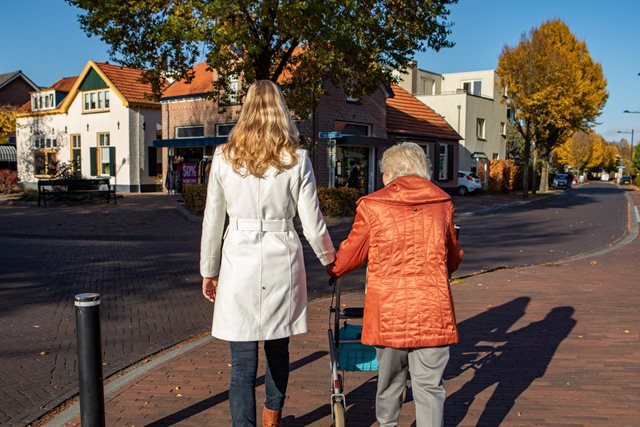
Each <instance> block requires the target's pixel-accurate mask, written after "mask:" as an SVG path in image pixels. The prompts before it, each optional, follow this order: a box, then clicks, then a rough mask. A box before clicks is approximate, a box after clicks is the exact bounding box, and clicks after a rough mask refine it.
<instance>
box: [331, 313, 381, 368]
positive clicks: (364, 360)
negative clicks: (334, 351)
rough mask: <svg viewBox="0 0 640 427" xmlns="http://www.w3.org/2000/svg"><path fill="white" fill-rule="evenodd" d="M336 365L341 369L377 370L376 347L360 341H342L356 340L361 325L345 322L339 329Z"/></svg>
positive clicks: (359, 333)
mask: <svg viewBox="0 0 640 427" xmlns="http://www.w3.org/2000/svg"><path fill="white" fill-rule="evenodd" d="M339 336H340V344H339V345H338V366H339V367H340V369H341V370H343V371H377V370H378V359H377V358H376V349H375V347H373V346H370V345H364V344H361V343H343V342H342V341H343V340H358V341H360V337H361V336H362V325H350V324H348V323H345V324H344V326H343V327H341V328H340V330H339Z"/></svg>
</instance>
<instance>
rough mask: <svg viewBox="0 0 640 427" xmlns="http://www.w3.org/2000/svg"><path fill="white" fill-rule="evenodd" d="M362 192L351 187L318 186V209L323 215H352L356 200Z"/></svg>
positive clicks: (354, 211) (354, 210)
mask: <svg viewBox="0 0 640 427" xmlns="http://www.w3.org/2000/svg"><path fill="white" fill-rule="evenodd" d="M362 195H363V194H362V193H360V192H359V191H358V190H355V189H353V188H347V187H340V188H326V187H318V199H320V210H322V213H323V214H324V215H325V216H353V215H355V213H356V201H357V200H358V199H359V198H360V197H362Z"/></svg>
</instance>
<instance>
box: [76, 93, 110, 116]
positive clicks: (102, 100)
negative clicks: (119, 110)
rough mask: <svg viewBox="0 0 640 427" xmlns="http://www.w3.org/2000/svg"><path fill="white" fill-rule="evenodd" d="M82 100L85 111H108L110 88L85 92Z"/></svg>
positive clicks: (83, 110)
mask: <svg viewBox="0 0 640 427" xmlns="http://www.w3.org/2000/svg"><path fill="white" fill-rule="evenodd" d="M82 100H83V103H82V112H84V113H88V112H100V111H108V110H109V107H110V103H109V89H101V90H92V91H89V92H83V94H82Z"/></svg>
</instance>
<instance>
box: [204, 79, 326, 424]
mask: <svg viewBox="0 0 640 427" xmlns="http://www.w3.org/2000/svg"><path fill="white" fill-rule="evenodd" d="M298 140H299V135H298V131H297V130H296V127H295V125H294V124H293V123H292V121H291V118H290V114H289V111H288V110H287V106H286V104H285V101H284V98H283V96H282V93H281V92H280V89H279V88H278V87H277V86H276V85H275V84H274V83H273V82H271V81H268V80H261V81H257V82H256V83H254V84H253V85H252V86H251V87H250V88H249V91H248V93H247V96H246V98H245V101H244V104H243V106H242V112H241V114H240V118H239V121H238V123H237V124H236V126H235V127H234V128H233V130H232V131H231V134H230V135H229V141H228V142H227V143H226V144H225V145H224V146H222V147H219V148H218V149H217V150H216V152H215V155H214V158H213V162H212V165H211V172H210V178H209V184H208V189H207V204H206V208H205V212H204V220H203V223H202V242H201V258H200V273H201V275H202V277H203V279H202V293H203V294H204V296H205V298H207V299H208V300H209V301H211V302H214V303H215V306H214V313H213V327H212V335H213V336H214V337H216V338H219V339H222V340H225V341H229V342H230V349H231V359H232V368H231V384H230V386H229V402H230V406H231V418H232V421H233V425H234V426H255V425H256V403H255V384H256V374H257V366H258V342H259V341H264V350H265V356H266V373H265V386H266V399H265V403H264V408H263V425H264V426H279V425H281V417H282V407H283V405H284V399H285V394H286V390H287V382H288V379H289V337H290V336H292V335H296V334H301V333H304V332H306V331H307V323H306V317H307V316H306V311H307V284H306V273H305V268H304V259H303V256H302V246H301V243H300V239H299V237H298V234H297V233H296V231H295V230H294V228H293V218H294V216H295V215H296V213H297V214H298V216H299V218H300V222H301V223H302V228H303V231H304V235H305V237H306V239H307V240H308V242H309V244H310V245H311V247H312V248H313V250H314V252H315V254H316V256H317V257H318V259H319V260H320V262H321V263H322V264H323V265H325V266H326V265H329V264H330V263H331V262H333V260H334V257H335V250H334V247H333V243H332V242H331V237H330V236H329V233H328V232H327V227H326V225H325V222H324V219H323V217H322V213H321V212H320V208H319V204H318V196H317V193H316V184H315V178H314V175H313V169H312V167H311V161H310V160H309V157H308V156H307V153H306V152H305V151H304V150H302V149H300V148H299V146H298ZM225 214H228V216H229V225H228V227H227V229H226V230H224V231H223V229H224V223H225ZM223 241H224V244H223Z"/></svg>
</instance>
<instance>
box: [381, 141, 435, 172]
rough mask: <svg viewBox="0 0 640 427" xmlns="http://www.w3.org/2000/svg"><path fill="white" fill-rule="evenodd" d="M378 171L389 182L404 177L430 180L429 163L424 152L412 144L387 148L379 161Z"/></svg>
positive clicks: (404, 143) (401, 144)
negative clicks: (410, 176) (409, 176)
mask: <svg viewBox="0 0 640 427" xmlns="http://www.w3.org/2000/svg"><path fill="white" fill-rule="evenodd" d="M380 170H381V171H382V173H384V174H385V175H387V178H390V179H391V180H394V179H396V178H398V177H399V176H405V175H417V176H420V177H422V178H425V179H428V180H431V162H430V161H429V159H427V156H426V154H425V152H424V150H423V149H422V148H421V147H420V146H419V145H418V144H416V143H414V142H403V143H400V144H397V145H394V146H392V147H389V148H388V149H387V150H386V151H385V152H384V154H383V155H382V159H381V160H380Z"/></svg>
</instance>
